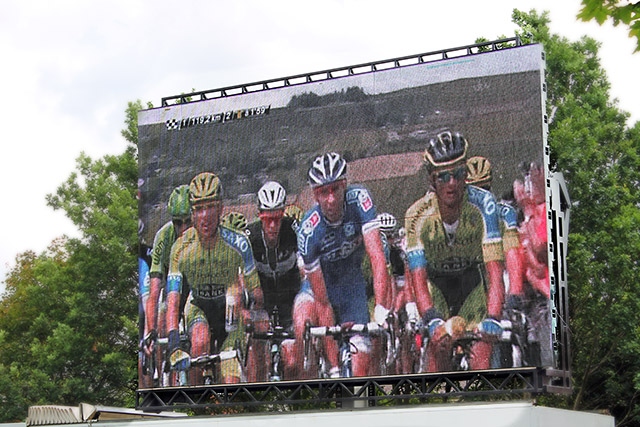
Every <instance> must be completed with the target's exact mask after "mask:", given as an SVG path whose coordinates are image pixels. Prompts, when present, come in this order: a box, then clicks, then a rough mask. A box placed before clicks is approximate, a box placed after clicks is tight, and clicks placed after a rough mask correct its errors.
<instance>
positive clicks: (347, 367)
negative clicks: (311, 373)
mask: <svg viewBox="0 0 640 427" xmlns="http://www.w3.org/2000/svg"><path fill="white" fill-rule="evenodd" d="M362 335H365V336H369V337H382V338H383V340H385V342H384V343H385V345H384V346H383V348H385V350H386V352H387V354H388V353H389V351H390V349H393V347H392V346H393V343H394V341H395V340H394V339H392V333H391V332H390V328H388V327H386V328H383V327H382V326H380V325H378V324H377V323H375V322H369V323H366V324H359V323H355V324H352V323H345V324H342V325H336V326H311V325H310V324H309V323H307V325H306V328H305V334H304V340H305V342H304V351H305V356H304V357H305V369H306V368H308V367H310V364H309V361H311V360H312V357H311V352H312V351H313V352H316V353H317V354H318V356H319V360H318V367H319V370H318V377H319V378H327V377H328V375H327V374H326V372H327V370H326V358H324V357H323V356H322V350H321V348H320V346H319V342H320V338H324V337H327V336H330V337H333V338H336V339H338V341H339V346H338V348H339V352H340V354H339V358H338V360H339V365H340V366H339V371H340V377H341V378H351V377H353V363H352V355H353V354H356V353H357V352H358V351H359V350H358V348H357V346H356V345H355V344H354V343H353V342H352V341H351V340H352V338H353V337H354V336H362ZM392 351H394V350H392ZM385 356H386V355H385ZM383 359H385V360H387V358H386V357H384V358H383Z"/></svg>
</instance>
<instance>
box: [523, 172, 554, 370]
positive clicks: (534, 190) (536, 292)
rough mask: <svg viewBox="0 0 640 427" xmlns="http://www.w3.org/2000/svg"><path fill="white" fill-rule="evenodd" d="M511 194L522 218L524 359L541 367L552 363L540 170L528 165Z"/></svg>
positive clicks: (545, 235)
mask: <svg viewBox="0 0 640 427" xmlns="http://www.w3.org/2000/svg"><path fill="white" fill-rule="evenodd" d="M513 191H514V195H515V198H516V202H517V204H518V206H520V207H521V208H522V212H523V216H524V218H523V221H522V222H521V224H520V227H519V231H520V241H521V242H522V253H523V270H524V278H525V280H524V282H525V284H527V285H529V286H525V287H524V289H523V294H524V295H525V298H524V303H525V304H524V311H525V313H526V314H527V319H528V321H529V322H530V324H531V325H530V326H531V331H532V333H531V336H529V346H528V347H529V351H528V354H525V359H526V360H527V361H528V362H529V365H532V366H542V365H546V364H550V363H551V361H552V360H553V354H552V353H551V349H552V345H551V314H550V306H549V298H550V291H551V289H550V282H549V266H548V251H547V209H546V203H545V178H544V169H543V168H542V167H541V166H540V165H537V164H535V163H532V164H530V165H529V167H528V170H527V171H526V174H525V177H524V180H522V181H521V180H516V181H515V182H514V183H513Z"/></svg>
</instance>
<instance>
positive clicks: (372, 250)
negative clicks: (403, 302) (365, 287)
mask: <svg viewBox="0 0 640 427" xmlns="http://www.w3.org/2000/svg"><path fill="white" fill-rule="evenodd" d="M363 237H364V247H365V250H366V251H367V255H369V259H370V261H371V270H372V272H373V292H374V295H375V300H376V304H379V305H382V306H384V307H386V308H389V307H391V281H390V279H389V272H388V270H387V258H386V256H385V254H384V248H383V245H382V239H381V237H380V231H379V229H378V228H373V229H370V230H368V231H367V232H365V233H364V236H363Z"/></svg>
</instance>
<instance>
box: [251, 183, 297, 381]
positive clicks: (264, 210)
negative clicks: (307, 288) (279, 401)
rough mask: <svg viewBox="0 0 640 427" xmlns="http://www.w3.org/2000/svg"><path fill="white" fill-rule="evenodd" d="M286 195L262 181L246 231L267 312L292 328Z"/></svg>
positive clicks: (291, 237) (293, 247) (292, 236)
mask: <svg viewBox="0 0 640 427" xmlns="http://www.w3.org/2000/svg"><path fill="white" fill-rule="evenodd" d="M286 197H287V193H286V191H285V189H284V187H282V185H280V184H279V183H278V182H275V181H268V182H266V183H265V184H264V185H263V186H262V187H261V188H260V190H258V196H257V202H258V212H259V213H258V220H257V221H254V222H252V223H251V224H249V226H248V227H247V229H246V234H247V235H248V236H249V240H250V241H251V248H252V250H253V257H254V259H255V262H256V268H257V270H258V277H259V278H260V287H261V288H262V293H263V296H264V307H265V309H266V310H267V311H268V312H269V314H274V313H275V314H277V319H273V320H274V322H277V323H279V325H280V326H282V327H283V328H284V329H285V330H291V331H292V324H293V316H292V309H293V302H294V299H295V297H296V294H297V293H298V291H299V290H300V271H299V269H298V264H297V259H298V244H297V238H296V232H295V229H294V228H295V219H294V218H292V217H291V216H286V215H285V202H286ZM258 352H259V349H258ZM259 353H260V352H259ZM287 362H291V361H285V369H286V370H287V371H288V372H287V373H285V377H286V378H289V379H292V378H294V376H292V375H295V374H293V372H291V369H293V367H294V366H293V365H294V364H292V363H287Z"/></svg>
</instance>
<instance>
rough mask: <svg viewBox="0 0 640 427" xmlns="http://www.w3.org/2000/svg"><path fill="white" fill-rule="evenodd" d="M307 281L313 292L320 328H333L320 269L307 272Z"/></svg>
mask: <svg viewBox="0 0 640 427" xmlns="http://www.w3.org/2000/svg"><path fill="white" fill-rule="evenodd" d="M307 279H308V280H309V283H310V284H311V290H312V291H313V296H314V299H315V302H316V308H317V310H318V321H319V322H320V326H333V325H334V324H335V317H334V315H333V309H332V308H331V303H330V302H329V296H328V294H327V287H326V285H325V282H324V276H323V275H322V269H321V268H320V267H317V268H316V269H315V270H312V271H307Z"/></svg>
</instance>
